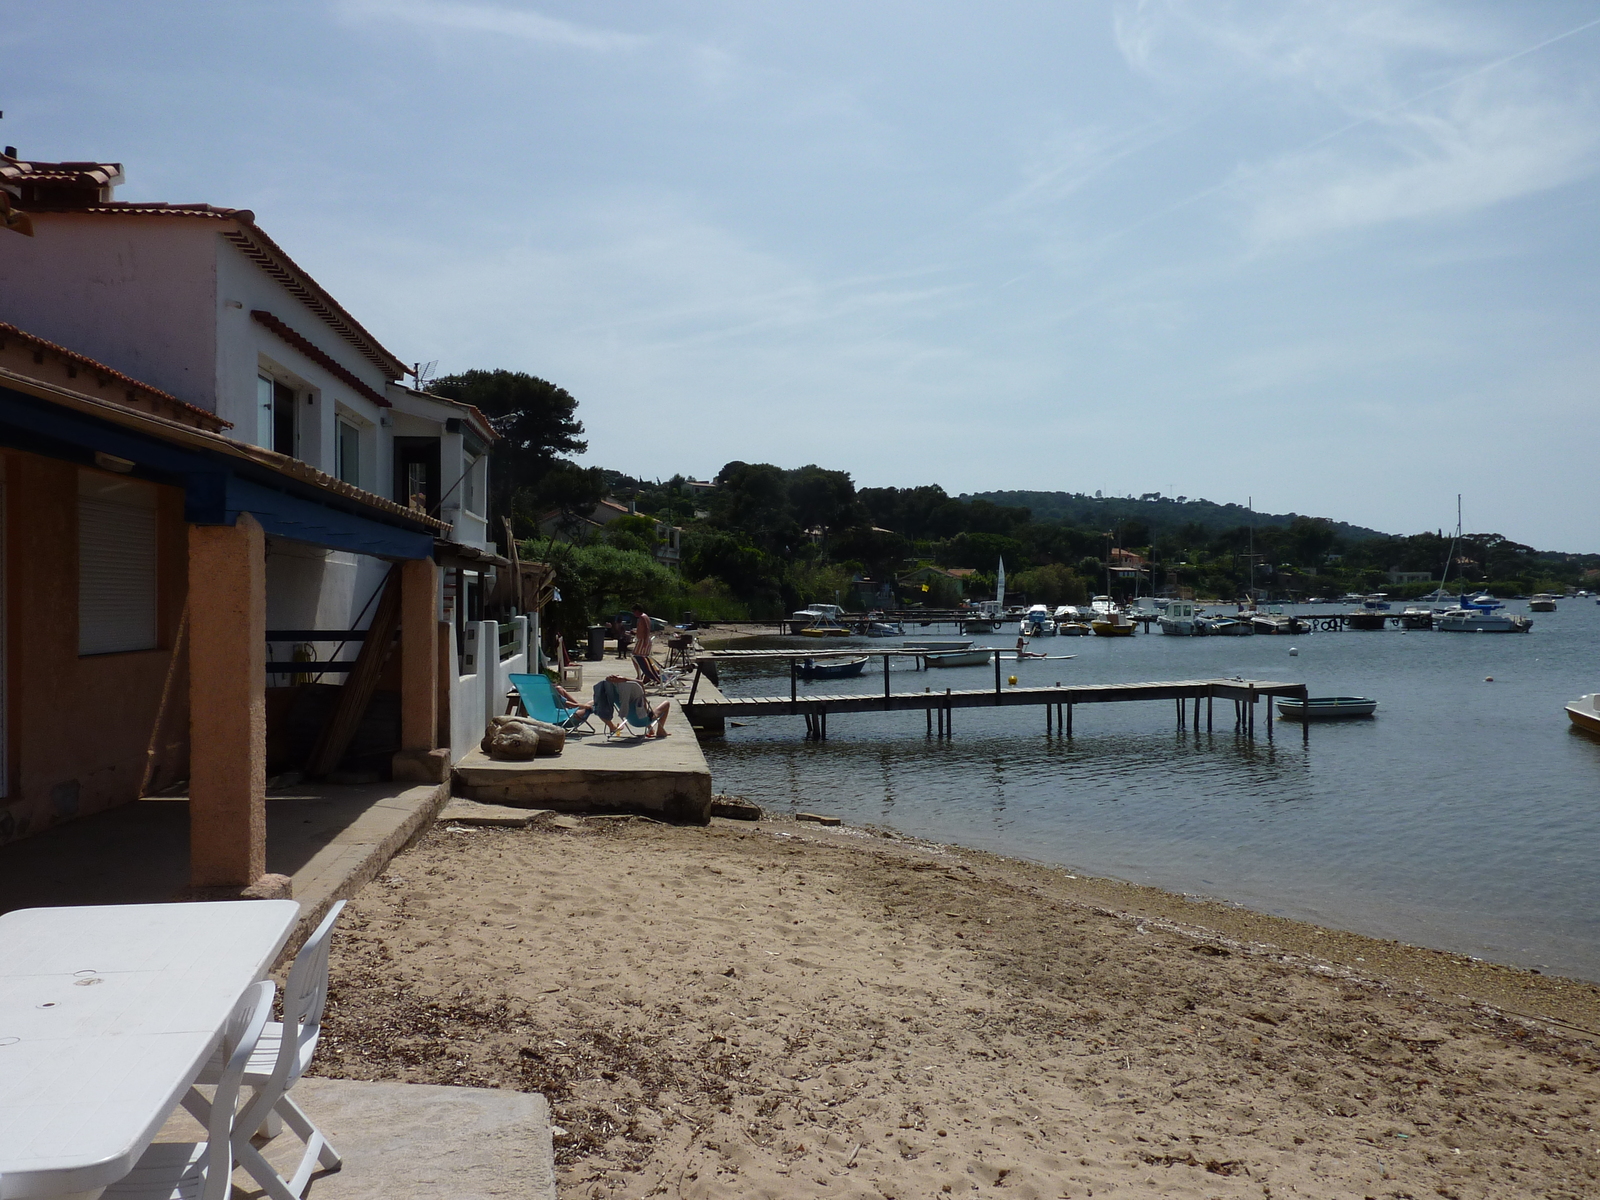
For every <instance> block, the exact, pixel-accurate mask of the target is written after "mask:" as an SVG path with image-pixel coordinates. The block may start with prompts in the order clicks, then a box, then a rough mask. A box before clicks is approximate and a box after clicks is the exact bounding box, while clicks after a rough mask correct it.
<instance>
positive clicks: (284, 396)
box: [256, 375, 298, 458]
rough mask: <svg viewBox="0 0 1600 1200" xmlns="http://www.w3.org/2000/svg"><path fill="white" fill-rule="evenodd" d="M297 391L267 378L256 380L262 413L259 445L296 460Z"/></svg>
mask: <svg viewBox="0 0 1600 1200" xmlns="http://www.w3.org/2000/svg"><path fill="white" fill-rule="evenodd" d="M297 398H298V397H297V396H296V394H295V390H294V388H292V387H290V386H289V385H288V384H286V383H279V382H278V381H277V380H276V379H269V378H268V377H267V376H265V375H257V376H256V406H257V408H258V409H259V410H260V412H259V416H260V425H259V426H258V428H257V435H256V442H257V443H258V444H259V445H262V446H265V447H266V448H267V449H268V450H276V451H277V452H278V453H279V454H287V455H288V456H289V457H290V458H293V457H295V451H296V447H295V437H294V435H295V400H296V399H297Z"/></svg>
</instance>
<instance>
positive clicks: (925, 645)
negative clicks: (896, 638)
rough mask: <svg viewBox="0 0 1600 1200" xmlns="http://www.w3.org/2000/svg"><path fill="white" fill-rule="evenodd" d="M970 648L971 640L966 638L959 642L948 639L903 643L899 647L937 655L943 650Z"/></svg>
mask: <svg viewBox="0 0 1600 1200" xmlns="http://www.w3.org/2000/svg"><path fill="white" fill-rule="evenodd" d="M971 648H972V639H971V638H966V639H961V640H957V639H950V640H946V641H932V642H905V643H904V644H903V645H902V646H901V649H902V650H932V651H934V652H935V653H939V652H941V651H945V650H969V649H971Z"/></svg>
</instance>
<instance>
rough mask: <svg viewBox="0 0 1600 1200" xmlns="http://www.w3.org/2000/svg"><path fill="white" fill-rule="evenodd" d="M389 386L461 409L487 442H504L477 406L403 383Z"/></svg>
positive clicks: (501, 435)
mask: <svg viewBox="0 0 1600 1200" xmlns="http://www.w3.org/2000/svg"><path fill="white" fill-rule="evenodd" d="M389 386H390V387H395V388H399V389H400V390H401V391H403V392H407V393H409V394H411V395H413V396H421V397H422V398H423V399H424V400H432V401H433V402H434V403H435V404H448V405H449V406H450V407H451V408H459V409H461V410H462V411H463V412H465V413H466V414H467V416H468V418H469V419H470V420H471V421H472V422H473V424H474V426H475V427H476V428H477V431H478V432H479V433H480V434H482V435H483V438H484V440H485V441H487V442H491V443H493V442H498V441H503V440H504V435H503V434H502V433H501V432H500V431H499V430H498V429H496V428H495V427H494V422H493V421H491V420H490V419H489V418H488V417H486V416H484V414H483V410H482V409H481V408H479V407H478V406H477V405H476V404H468V403H467V402H466V401H465V400H452V399H450V397H449V396H436V395H434V394H433V393H432V392H424V391H419V390H418V389H416V388H413V387H407V386H406V385H405V384H403V383H391V384H390V385H389Z"/></svg>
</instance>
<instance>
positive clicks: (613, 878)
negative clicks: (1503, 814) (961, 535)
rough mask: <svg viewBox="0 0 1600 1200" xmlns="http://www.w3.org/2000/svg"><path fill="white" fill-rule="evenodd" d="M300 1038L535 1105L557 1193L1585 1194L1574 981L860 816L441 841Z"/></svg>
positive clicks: (604, 822) (1591, 1137) (1586, 1051)
mask: <svg viewBox="0 0 1600 1200" xmlns="http://www.w3.org/2000/svg"><path fill="white" fill-rule="evenodd" d="M1522 1014H1526V1015H1522ZM1536 1018H1537V1019H1536ZM325 1028H326V1030H327V1032H326V1034H325V1037H324V1040H323V1043H322V1046H321V1048H320V1049H319V1052H318V1063H317V1068H316V1070H317V1072H318V1073H321V1074H325V1075H337V1076H347V1077H352V1078H362V1079H391V1080H410V1081H418V1082H430V1083H450V1084H462V1085H470V1086H483V1087H501V1088H516V1089H534V1090H538V1091H541V1092H543V1093H544V1094H545V1095H546V1096H548V1098H549V1099H550V1101H551V1104H552V1107H553V1110H554V1114H555V1120H556V1122H557V1124H558V1125H559V1126H560V1127H561V1129H562V1130H563V1131H564V1134H563V1136H560V1137H558V1138H557V1142H556V1145H557V1161H558V1165H559V1169H560V1187H561V1194H562V1195H564V1196H573V1197H618V1198H622V1197H628V1198H633V1197H647V1196H685V1197H730V1198H731V1197H796V1196H848V1197H892V1198H895V1200H909V1198H911V1197H940V1196H948V1195H965V1194H968V1193H972V1192H975V1191H987V1190H989V1189H1000V1191H1001V1194H1007V1195H1014V1196H1018V1197H1074V1198H1076V1197H1082V1196H1095V1195H1101V1196H1109V1195H1117V1196H1156V1195H1159V1196H1177V1197H1196V1198H1208V1197H1235V1196H1251V1197H1275V1196H1276V1197H1282V1196H1307V1197H1346V1196H1348V1197H1411V1198H1420V1197H1434V1196H1444V1197H1451V1198H1454V1197H1462V1198H1465V1197H1521V1196H1529V1197H1533V1196H1539V1197H1574V1198H1576V1197H1583V1196H1592V1195H1595V1194H1597V1193H1600V1140H1597V1139H1596V1136H1595V1133H1594V1128H1593V1116H1592V1114H1593V1111H1594V1106H1595V1104H1596V1103H1597V1102H1600V1052H1597V1047H1596V1043H1595V1040H1594V1039H1593V1038H1592V1037H1591V1036H1590V1035H1588V1034H1586V1033H1585V1032H1583V1031H1585V1030H1600V988H1595V987H1593V986H1591V985H1589V984H1585V983H1575V982H1572V981H1566V980H1560V979H1553V978H1547V977H1540V976H1536V975H1532V974H1530V973H1525V972H1519V971H1514V970H1510V969H1507V968H1500V967H1493V966H1490V965H1488V964H1480V963H1474V962H1472V961H1471V960H1467V959H1463V958H1460V957H1459V956H1454V955H1448V954H1441V953H1437V952H1433V951H1426V950H1418V949H1415V948H1412V947H1406V946H1401V945H1398V944H1395V943H1392V942H1381V941H1375V940H1372V939H1366V938H1361V937H1356V936H1354V935H1350V934H1341V933H1336V932H1333V931H1328V930H1321V929H1317V928H1315V927H1313V926H1307V925H1301V924H1298V923H1295V922H1290V921H1284V920H1279V919H1276V918H1271V917H1264V916H1260V915H1258V914H1253V913H1248V912H1243V911H1241V910H1236V909H1231V908H1228V907H1226V906H1222V905H1216V904H1209V903H1201V902H1195V901H1191V900H1188V899H1185V898H1183V897H1180V896H1175V895H1172V894H1169V893H1163V892H1157V891H1154V890H1152V889H1146V888H1138V887H1132V886H1129V885H1124V884H1119V883H1115V882H1112V881H1106V880H1093V879H1085V878H1075V877H1073V876H1071V875H1069V874H1067V873H1066V872H1063V871H1060V870H1054V869H1051V868H1048V867H1042V866H1037V865H1034V864H1028V863H1022V862H1017V861H1014V860H1008V859H1003V858H999V857H996V856H992V855H988V854H983V853H979V852H974V851H968V850H962V849H956V848H953V847H940V846H933V845H928V844H925V843H920V842H914V841H909V840H906V839H902V838H898V837H894V836H892V835H888V836H885V835H884V834H882V833H879V832H875V831H870V830H856V829H849V828H843V829H821V828H818V827H816V826H813V825H804V824H797V823H795V822H792V821H769V820H763V821H761V822H759V823H742V822H733V821H721V820H718V821H716V822H714V823H713V825H712V827H710V828H709V829H705V828H677V827H672V826H667V825H660V824H656V823H653V822H649V821H644V820H639V819H626V818H624V819H572V818H562V819H556V820H552V821H549V822H546V823H543V824H540V825H536V826H535V827H534V828H533V829H529V830H500V829H476V828H475V829H471V830H466V829H460V828H457V829H455V830H452V829H451V828H450V827H448V826H444V827H440V828H436V829H435V830H434V831H433V832H431V833H429V834H428V835H427V836H426V837H425V838H424V839H423V840H422V841H421V842H420V843H419V844H417V845H416V846H414V847H413V848H411V849H410V850H408V851H407V852H405V853H404V854H402V855H401V856H400V857H399V858H397V859H396V860H395V861H394V862H393V863H392V864H391V867H390V869H389V871H388V872H387V873H386V874H385V875H384V876H383V877H381V878H380V879H379V880H378V881H376V882H375V883H373V884H371V885H369V886H368V887H367V888H366V889H365V890H364V891H363V892H362V893H361V894H360V895H359V896H358V897H357V898H356V900H355V901H354V902H353V903H352V904H351V906H350V909H349V911H348V913H347V916H346V918H345V920H344V922H343V923H342V927H341V933H340V935H339V937H338V938H337V939H336V942H335V947H334V956H333V987H332V992H331V996H330V1003H329V1008H328V1015H327V1018H326V1026H325Z"/></svg>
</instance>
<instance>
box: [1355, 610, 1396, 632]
mask: <svg viewBox="0 0 1600 1200" xmlns="http://www.w3.org/2000/svg"><path fill="white" fill-rule="evenodd" d="M1344 623H1345V624H1346V625H1348V626H1349V627H1350V628H1351V629H1367V630H1379V629H1382V628H1383V627H1384V626H1385V625H1387V624H1388V623H1389V614H1388V613H1384V612H1370V611H1369V612H1353V613H1349V614H1348V615H1346V617H1345V619H1344Z"/></svg>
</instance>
